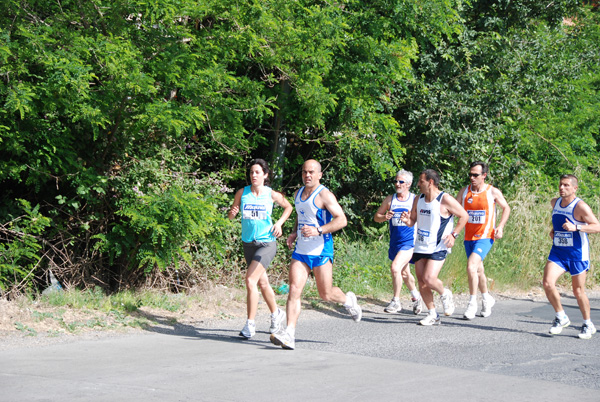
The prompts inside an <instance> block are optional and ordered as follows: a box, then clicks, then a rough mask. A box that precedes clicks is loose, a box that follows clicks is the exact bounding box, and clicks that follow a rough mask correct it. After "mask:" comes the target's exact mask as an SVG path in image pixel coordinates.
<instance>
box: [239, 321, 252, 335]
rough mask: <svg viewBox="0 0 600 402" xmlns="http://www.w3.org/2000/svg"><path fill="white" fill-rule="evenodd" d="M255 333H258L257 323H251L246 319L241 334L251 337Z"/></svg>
mask: <svg viewBox="0 0 600 402" xmlns="http://www.w3.org/2000/svg"><path fill="white" fill-rule="evenodd" d="M254 335H256V324H250V323H249V322H248V321H246V325H244V328H242V330H241V331H240V336H243V337H244V338H246V339H250V338H252V337H253V336H254Z"/></svg>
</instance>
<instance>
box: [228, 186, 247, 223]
mask: <svg viewBox="0 0 600 402" xmlns="http://www.w3.org/2000/svg"><path fill="white" fill-rule="evenodd" d="M242 194H244V189H243V188H241V189H239V190H238V191H237V193H235V197H233V204H231V208H229V213H227V217H228V218H229V219H233V218H235V217H236V216H237V214H238V212H240V205H242Z"/></svg>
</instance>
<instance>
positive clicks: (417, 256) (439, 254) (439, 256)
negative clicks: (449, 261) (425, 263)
mask: <svg viewBox="0 0 600 402" xmlns="http://www.w3.org/2000/svg"><path fill="white" fill-rule="evenodd" d="M446 255H448V250H441V251H436V252H435V253H433V254H421V253H413V256H412V258H411V260H410V263H411V264H414V263H415V262H417V261H419V260H421V259H427V260H434V261H444V260H445V259H446Z"/></svg>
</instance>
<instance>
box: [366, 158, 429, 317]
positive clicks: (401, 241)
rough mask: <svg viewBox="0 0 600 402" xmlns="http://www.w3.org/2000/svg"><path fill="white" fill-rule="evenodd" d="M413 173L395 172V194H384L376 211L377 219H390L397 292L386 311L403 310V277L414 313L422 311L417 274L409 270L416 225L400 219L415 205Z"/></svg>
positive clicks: (391, 250)
mask: <svg viewBox="0 0 600 402" xmlns="http://www.w3.org/2000/svg"><path fill="white" fill-rule="evenodd" d="M412 181H413V174H412V173H411V172H409V171H406V170H400V171H398V173H396V178H395V179H394V180H393V184H394V187H395V189H396V194H392V195H388V196H387V197H385V199H384V200H383V202H382V203H381V206H380V207H379V209H378V210H377V212H375V216H374V218H373V220H374V221H375V222H378V223H381V222H386V221H388V222H389V230H390V247H389V250H388V257H389V259H390V260H391V261H392V264H391V272H392V286H393V289H394V296H393V297H392V300H391V301H390V303H389V304H388V305H387V306H386V307H385V308H384V309H383V311H385V312H386V313H396V312H400V311H401V310H402V304H401V303H400V291H401V290H402V281H404V283H405V284H406V287H407V288H408V291H409V292H410V295H411V307H412V311H413V313H414V314H421V310H422V306H421V294H420V293H419V291H418V290H417V288H416V286H415V278H414V277H413V276H412V274H411V273H410V265H409V261H410V259H411V257H412V255H413V249H414V247H415V228H411V227H409V226H406V224H404V222H402V220H401V219H400V216H401V215H402V212H404V211H410V210H411V209H412V205H413V201H414V199H415V195H414V194H413V193H411V192H410V186H411V184H412Z"/></svg>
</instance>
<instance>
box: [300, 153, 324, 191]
mask: <svg viewBox="0 0 600 402" xmlns="http://www.w3.org/2000/svg"><path fill="white" fill-rule="evenodd" d="M321 177H323V173H322V172H321V164H320V163H319V162H317V161H316V160H314V159H309V160H307V161H306V162H304V164H303V165H302V182H303V183H304V185H305V186H306V187H307V188H314V187H317V186H318V185H319V184H320V181H321Z"/></svg>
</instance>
